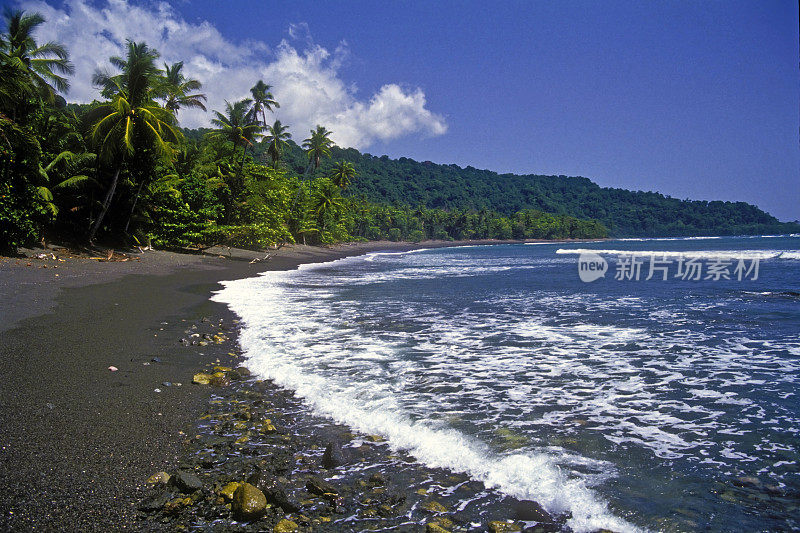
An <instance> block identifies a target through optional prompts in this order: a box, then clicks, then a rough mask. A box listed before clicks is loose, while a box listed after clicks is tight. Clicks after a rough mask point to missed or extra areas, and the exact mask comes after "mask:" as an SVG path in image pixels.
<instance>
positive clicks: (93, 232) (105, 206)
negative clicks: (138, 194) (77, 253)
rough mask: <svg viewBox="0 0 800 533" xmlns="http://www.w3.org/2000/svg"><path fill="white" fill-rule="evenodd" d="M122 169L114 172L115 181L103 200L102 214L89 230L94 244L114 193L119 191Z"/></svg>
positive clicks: (90, 240) (90, 238)
mask: <svg viewBox="0 0 800 533" xmlns="http://www.w3.org/2000/svg"><path fill="white" fill-rule="evenodd" d="M121 168H122V167H117V171H116V172H114V179H113V180H111V187H109V189H108V192H107V193H106V198H105V200H103V208H102V209H101V210H100V214H99V215H98V216H97V220H95V221H94V224H92V228H91V229H90V230H89V242H90V243H91V242H94V236H95V235H96V234H97V230H98V229H100V224H102V223H103V218H105V216H106V213H107V212H108V206H110V205H111V199H112V198H113V197H114V191H116V190H117V181H119V171H120V169H121Z"/></svg>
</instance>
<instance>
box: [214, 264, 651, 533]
mask: <svg viewBox="0 0 800 533" xmlns="http://www.w3.org/2000/svg"><path fill="white" fill-rule="evenodd" d="M348 260H352V258H349V259H344V260H340V261H348ZM330 264H331V263H327V264H326V265H330ZM324 267H325V265H315V266H310V267H305V268H304V269H302V270H316V269H319V268H324ZM295 275H296V273H295V272H268V273H264V274H262V275H261V276H259V277H257V278H250V279H244V280H237V281H231V282H225V283H224V286H225V288H224V289H223V290H222V291H219V292H218V293H217V294H216V295H215V296H214V297H213V299H214V300H215V301H221V302H225V303H227V304H228V305H229V307H230V308H231V309H232V310H233V311H234V312H235V313H236V314H237V315H239V316H240V317H241V319H242V322H243V324H244V327H243V329H242V332H241V335H240V337H239V342H240V344H241V347H242V349H243V350H244V353H245V355H246V357H247V358H248V361H247V365H248V367H249V368H250V369H251V370H252V371H253V372H255V373H256V374H257V375H259V376H261V377H263V378H267V379H271V380H274V381H275V382H276V383H277V384H279V385H281V386H283V387H286V388H289V389H291V390H294V391H295V392H296V393H297V394H298V395H299V396H300V397H302V398H304V399H305V401H306V402H307V403H308V404H309V405H310V406H311V408H312V409H313V410H314V411H315V412H316V413H319V414H322V415H325V416H328V417H330V418H332V419H334V420H335V421H337V422H340V423H343V424H347V425H349V426H351V427H353V428H354V429H356V430H358V431H361V432H364V433H368V434H374V433H377V434H380V435H383V436H385V437H386V438H387V439H388V443H389V444H390V446H391V447H392V448H394V449H403V450H406V451H407V452H409V453H410V454H411V455H413V456H414V457H416V458H417V459H418V460H419V461H421V462H422V463H424V464H426V465H428V466H431V467H441V468H447V469H450V470H452V471H454V472H463V473H466V474H468V475H470V476H471V477H473V478H474V479H478V480H480V481H482V482H484V483H485V484H486V485H487V486H489V487H496V488H497V489H499V490H500V491H502V492H504V493H506V494H509V495H511V496H514V497H517V498H520V499H533V500H536V501H537V502H539V503H540V504H541V505H542V506H544V508H545V509H547V510H548V511H550V512H553V513H562V512H571V513H572V518H571V519H570V520H569V521H568V525H569V526H570V527H571V528H572V529H573V530H575V531H578V532H581V531H595V530H597V529H600V528H607V529H612V530H615V531H637V530H638V529H637V528H636V527H635V526H633V525H631V524H630V523H628V522H626V521H625V520H623V519H621V518H619V517H617V516H614V515H613V514H612V513H611V512H610V511H609V509H608V506H607V504H606V502H604V501H603V500H602V498H600V497H599V496H598V495H597V494H596V493H595V492H594V491H593V490H592V489H591V488H590V487H589V486H587V483H586V480H585V479H584V478H581V477H580V476H574V475H570V474H567V473H566V471H564V470H562V468H561V467H560V466H559V464H557V463H556V462H555V460H554V457H553V456H551V455H549V454H547V453H539V452H534V451H527V450H526V451H525V452H524V453H515V454H511V455H504V454H499V453H497V452H496V451H493V450H492V449H491V448H489V447H488V446H487V445H486V444H485V443H483V442H481V441H480V440H477V439H475V438H472V437H469V436H467V435H465V434H464V433H462V432H460V431H458V430H456V429H453V428H451V427H446V426H442V425H441V424H437V423H435V421H432V420H427V421H426V420H419V419H417V418H418V417H414V416H411V414H410V412H409V411H408V410H407V409H406V408H405V406H404V403H403V402H404V400H405V398H403V396H402V395H401V394H398V393H400V392H401V389H402V387H403V386H405V385H406V384H405V383H404V382H403V379H404V376H419V375H421V372H420V371H419V370H420V369H419V368H416V366H415V365H416V363H415V362H414V361H396V362H395V364H388V365H387V364H386V361H381V359H384V357H382V355H384V354H392V353H393V352H394V350H395V349H396V347H395V346H393V345H392V344H391V343H387V342H386V341H381V340H380V339H375V338H370V339H364V338H358V336H357V335H356V336H354V337H351V336H347V334H346V333H345V332H343V331H342V330H341V329H336V328H335V327H333V326H332V325H331V324H328V323H326V320H325V318H326V317H325V316H319V315H318V313H315V312H314V310H313V309H306V310H302V309H299V308H298V306H297V304H298V303H299V302H298V300H297V294H296V292H295V291H296V290H297V289H296V288H295V289H294V290H291V289H290V288H289V287H290V286H291V284H290V283H289V284H287V283H286V282H287V281H288V280H289V279H290V278H292V277H293V276H295ZM334 277H335V276H334ZM315 296H316V295H315V294H313V295H311V297H312V298H313V297H315ZM301 299H302V297H301ZM354 318H357V317H354ZM446 333H447V332H446V331H443V332H442V334H446ZM343 335H344V336H345V337H343ZM459 335H460V333H459V332H456V337H453V339H452V341H453V342H459V341H460V340H461V339H459V338H458V336H459ZM364 354H368V355H369V359H370V360H371V361H373V362H374V364H371V365H369V366H368V367H362V366H360V364H361V361H364V359H363V358H362V359H359V357H360V356H361V355H364ZM501 363H502V361H501ZM398 365H400V366H398ZM400 367H403V370H400ZM337 370H338V372H337ZM353 372H357V374H356V375H354V374H353ZM427 372H429V373H430V374H431V375H432V377H433V378H434V379H435V377H436V375H437V372H438V370H437V368H436V367H435V366H434V367H430V368H427ZM371 374H374V375H371ZM476 377H480V375H478V374H476ZM587 461H588V460H587Z"/></svg>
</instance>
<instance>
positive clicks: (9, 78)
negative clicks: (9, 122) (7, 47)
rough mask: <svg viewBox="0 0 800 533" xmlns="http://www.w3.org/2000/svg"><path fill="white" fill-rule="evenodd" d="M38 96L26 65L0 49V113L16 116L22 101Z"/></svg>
mask: <svg viewBox="0 0 800 533" xmlns="http://www.w3.org/2000/svg"><path fill="white" fill-rule="evenodd" d="M35 97H36V87H35V86H34V85H33V83H32V82H31V79H30V76H28V72H27V70H25V68H24V65H23V64H22V63H21V62H19V61H17V60H15V59H13V58H12V57H10V56H8V55H6V54H5V52H3V51H2V50H0V113H6V114H8V115H10V116H11V117H12V118H16V115H17V111H18V109H19V108H20V103H21V102H25V101H27V100H28V99H29V98H35Z"/></svg>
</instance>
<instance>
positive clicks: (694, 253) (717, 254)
mask: <svg viewBox="0 0 800 533" xmlns="http://www.w3.org/2000/svg"><path fill="white" fill-rule="evenodd" d="M556 253H557V254H605V255H619V256H631V255H633V256H637V257H655V258H656V259H658V258H661V257H672V258H678V257H684V258H687V259H722V260H731V261H735V260H739V259H745V260H753V259H759V260H764V259H778V258H781V259H798V258H800V252H797V251H792V250H687V251H676V250H611V249H609V250H605V249H602V250H601V249H591V248H559V249H558V250H556Z"/></svg>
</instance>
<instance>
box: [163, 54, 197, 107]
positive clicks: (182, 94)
mask: <svg viewBox="0 0 800 533" xmlns="http://www.w3.org/2000/svg"><path fill="white" fill-rule="evenodd" d="M182 70H183V61H179V62H178V63H173V64H172V65H167V64H166V63H164V79H163V87H161V91H163V95H162V98H163V99H164V107H166V108H167V109H169V110H170V111H172V112H173V113H174V114H176V115H177V114H178V110H179V109H180V108H182V107H194V108H199V109H202V110H203V111H205V110H206V106H205V104H204V102H205V101H206V100H207V98H206V95H205V94H202V93H194V94H191V93H192V91H197V90H200V88H201V87H203V84H202V83H200V82H199V81H197V80H195V79H191V78H186V76H184V75H183V72H181V71H182Z"/></svg>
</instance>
